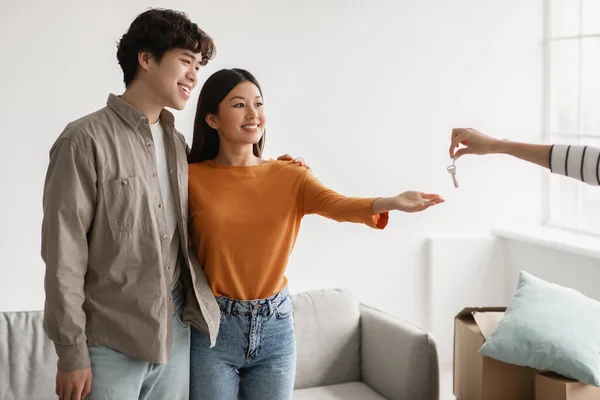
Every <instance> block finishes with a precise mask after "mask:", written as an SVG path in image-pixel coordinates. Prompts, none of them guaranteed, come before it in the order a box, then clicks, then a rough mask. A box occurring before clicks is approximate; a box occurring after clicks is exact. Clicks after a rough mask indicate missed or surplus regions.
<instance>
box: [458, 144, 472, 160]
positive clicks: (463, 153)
mask: <svg viewBox="0 0 600 400" xmlns="http://www.w3.org/2000/svg"><path fill="white" fill-rule="evenodd" d="M472 153H473V151H472V150H471V149H469V148H468V147H465V148H463V149H460V150H458V151H457V152H456V153H454V157H453V158H454V159H455V160H458V159H459V158H460V157H462V156H464V155H465V154H472Z"/></svg>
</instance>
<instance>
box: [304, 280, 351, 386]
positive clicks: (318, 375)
mask: <svg viewBox="0 0 600 400" xmlns="http://www.w3.org/2000/svg"><path fill="white" fill-rule="evenodd" d="M292 300H293V303H294V315H295V318H296V341H297V354H298V362H297V363H296V364H297V371H296V384H295V388H296V389H305V388H312V387H318V386H326V385H334V384H338V383H345V382H353V381H359V380H360V325H359V324H360V310H359V307H358V301H357V300H356V299H355V298H354V297H353V296H352V294H351V293H350V292H349V291H346V290H317V291H311V292H305V293H301V294H294V295H292Z"/></svg>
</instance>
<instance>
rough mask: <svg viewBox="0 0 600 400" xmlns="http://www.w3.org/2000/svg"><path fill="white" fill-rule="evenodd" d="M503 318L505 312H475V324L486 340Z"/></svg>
mask: <svg viewBox="0 0 600 400" xmlns="http://www.w3.org/2000/svg"><path fill="white" fill-rule="evenodd" d="M503 316H504V311H473V318H474V319H475V323H477V326H478V327H479V329H480V330H481V334H482V335H483V337H484V339H486V340H487V338H488V337H490V335H491V334H492V332H493V331H494V329H496V326H498V323H499V322H500V320H501V319H502V317H503Z"/></svg>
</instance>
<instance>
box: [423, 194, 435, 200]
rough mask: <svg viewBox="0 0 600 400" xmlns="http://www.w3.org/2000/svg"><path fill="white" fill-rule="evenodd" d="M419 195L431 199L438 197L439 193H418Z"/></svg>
mask: <svg viewBox="0 0 600 400" xmlns="http://www.w3.org/2000/svg"><path fill="white" fill-rule="evenodd" d="M420 195H421V197H422V198H424V199H427V200H433V199H437V198H440V195H439V194H434V193H420Z"/></svg>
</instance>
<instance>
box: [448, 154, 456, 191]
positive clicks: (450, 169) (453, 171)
mask: <svg viewBox="0 0 600 400" xmlns="http://www.w3.org/2000/svg"><path fill="white" fill-rule="evenodd" d="M447 170H448V172H450V175H452V182H453V183H454V187H455V188H457V189H458V181H457V180H456V165H454V159H452V165H450V166H448V168H447Z"/></svg>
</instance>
